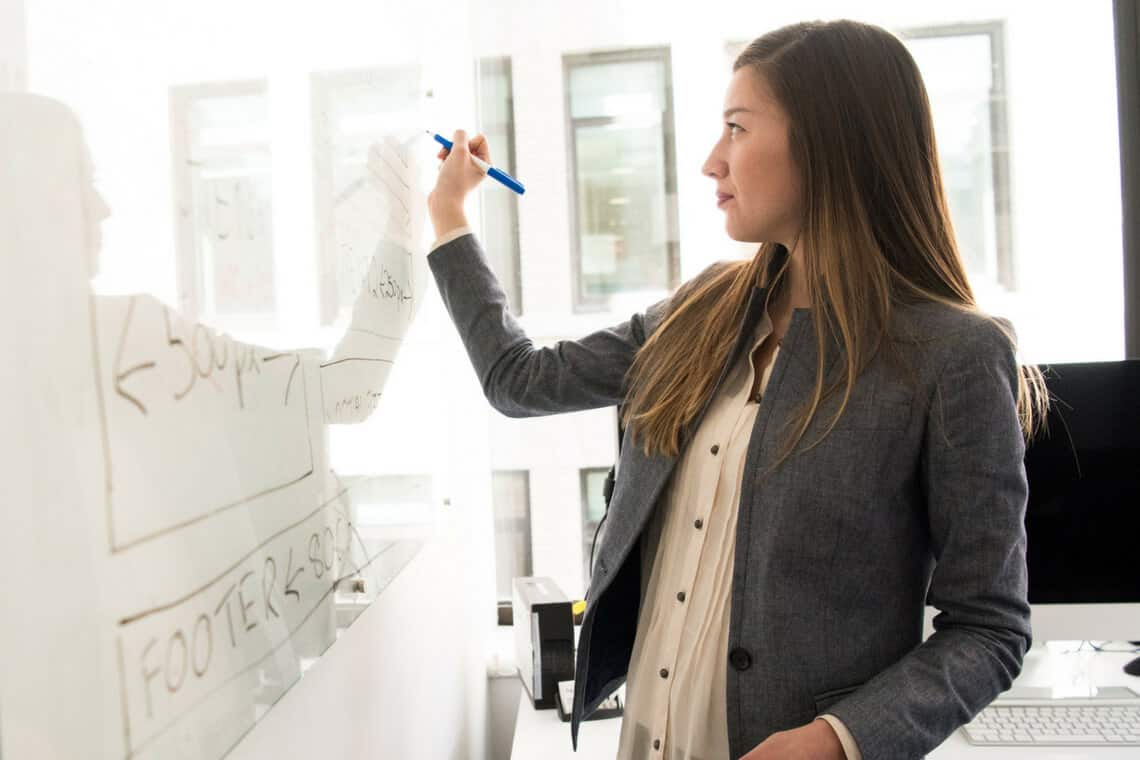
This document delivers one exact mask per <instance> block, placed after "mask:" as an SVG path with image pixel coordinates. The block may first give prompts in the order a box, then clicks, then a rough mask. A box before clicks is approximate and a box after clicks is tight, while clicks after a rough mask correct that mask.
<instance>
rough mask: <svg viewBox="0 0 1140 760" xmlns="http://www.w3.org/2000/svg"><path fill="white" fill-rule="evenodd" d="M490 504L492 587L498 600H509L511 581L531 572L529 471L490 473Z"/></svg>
mask: <svg viewBox="0 0 1140 760" xmlns="http://www.w3.org/2000/svg"><path fill="white" fill-rule="evenodd" d="M491 507H492V509H493V510H494V512H495V590H496V594H497V595H498V599H499V601H500V602H506V603H507V604H509V603H510V601H511V582H512V581H513V580H514V579H515V578H517V577H519V576H524V575H533V574H534V569H533V564H532V562H531V549H530V473H529V472H528V471H527V470H498V471H495V472H492V473H491Z"/></svg>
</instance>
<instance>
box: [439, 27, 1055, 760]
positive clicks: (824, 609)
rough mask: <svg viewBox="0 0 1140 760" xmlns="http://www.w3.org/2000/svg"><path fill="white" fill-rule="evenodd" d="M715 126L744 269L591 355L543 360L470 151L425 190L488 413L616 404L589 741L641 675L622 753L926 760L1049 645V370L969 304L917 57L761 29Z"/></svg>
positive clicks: (696, 290) (452, 303) (799, 31)
mask: <svg viewBox="0 0 1140 760" xmlns="http://www.w3.org/2000/svg"><path fill="white" fill-rule="evenodd" d="M724 116H725V124H724V130H723V132H722V135H721V137H720V139H719V141H718V142H717V143H716V145H715V146H714V147H713V150H712V152H711V154H710V155H709V157H708V160H707V161H706V163H705V166H704V172H705V174H706V175H707V176H709V177H710V178H711V179H712V180H713V181H714V182H715V184H716V191H717V199H718V200H717V203H718V206H720V207H721V208H722V209H723V210H724V212H725V216H726V229H727V231H728V234H729V235H730V236H731V237H733V238H734V239H737V240H743V241H755V242H762V245H761V246H760V248H759V250H758V251H757V253H756V255H755V256H754V257H753V258H752V259H751V260H746V261H732V262H719V263H717V264H715V265H713V266H711V267H709V268H708V269H706V270H705V271H704V272H702V273H700V274H699V275H698V276H697V277H695V278H693V280H691V281H689V282H687V283H685V284H684V285H682V287H681V288H679V289H678V290H677V292H676V293H675V294H674V295H673V296H672V297H671V298H669V299H666V300H664V301H662V302H660V303H657V304H654V305H652V306H650V307H649V308H648V309H647V310H646V311H645V312H644V313H642V314H636V315H634V316H633V317H632V318H631V319H630V320H629V321H627V322H624V323H622V324H620V325H617V326H616V327H613V328H610V329H607V330H601V331H598V332H596V333H593V334H591V335H588V336H586V337H584V338H582V339H580V340H577V341H562V342H561V343H559V344H558V345H556V346H554V347H551V348H542V349H536V348H535V347H534V346H533V344H532V343H531V341H530V340H529V339H528V338H527V337H526V335H525V334H524V333H523V331H522V330H521V329H520V328H519V326H518V324H517V323H516V321H515V320H514V318H513V317H512V316H511V314H510V313H509V312H508V311H507V309H506V306H505V304H506V299H505V296H504V294H503V292H502V289H501V288H500V287H499V285H498V283H497V282H496V280H495V278H494V276H493V274H492V273H491V272H490V270H489V269H488V267H487V265H486V261H485V259H484V257H483V254H482V251H481V249H480V247H479V244H478V242H477V241H476V240H475V239H474V237H473V236H472V235H471V234H470V232H469V230H467V229H466V221H465V219H464V218H463V213H462V205H461V203H462V199H463V197H464V195H465V194H466V193H467V192H469V191H470V190H471V189H472V188H474V187H475V186H476V185H477V184H478V182H479V181H480V179H481V174H480V173H479V171H478V169H476V168H475V167H474V166H473V165H472V163H471V162H470V161H469V160H468V155H467V154H468V153H469V152H473V153H475V154H477V155H479V156H481V157H482V158H484V159H485V160H490V159H489V151H488V148H487V145H486V142H485V141H484V140H483V139H482V138H481V137H476V138H475V139H473V140H472V141H471V143H470V145H468V144H467V143H466V141H465V138H464V136H463V135H462V134H461V133H459V134H457V135H456V140H455V148H454V149H453V150H452V152H451V155H448V154H446V153H441V157H445V161H444V163H443V165H442V167H441V171H440V175H439V180H438V183H437V185H436V187H435V189H434V190H433V192H432V193H431V195H430V196H429V199H428V200H429V209H430V212H431V215H432V219H433V223H434V224H435V228H436V232H437V234H438V235H439V236H440V240H439V243H438V245H437V247H435V248H434V249H433V251H432V252H431V253H430V254H429V256H428V262H429V264H430V266H431V268H432V271H433V273H434V275H435V278H436V281H437V283H438V285H439V288H440V292H441V294H442V296H443V299H444V303H445V304H446V306H447V308H448V310H449V312H450V313H451V316H452V318H453V320H454V321H455V323H456V326H457V327H458V329H459V332H460V335H461V337H462V339H463V341H464V343H465V345H466V347H467V351H468V353H469V355H470V357H471V361H472V364H473V365H474V368H475V370H476V372H477V373H478V376H479V379H480V381H481V382H482V384H483V387H484V389H485V392H486V395H487V398H488V399H489V400H490V402H491V403H492V405H493V406H494V407H495V408H496V409H498V410H499V411H501V412H502V413H504V414H506V415H509V416H513V417H522V416H531V415H541V414H553V413H558V412H568V411H575V410H580V409H588V408H594V407H600V406H606V405H613V404H621V405H622V415H623V420H624V422H625V423H626V436H625V441H624V443H625V444H626V445H624V446H623V447H622V451H621V459H620V463H619V471H618V472H619V475H618V479H617V483H616V487H615V490H614V494H613V498H612V502H611V505H610V515H609V517H608V523H607V526H608V527H607V535H606V538H605V540H604V541H603V543H602V545H601V547H600V550H599V553H598V562H597V566H596V569H595V573H594V577H593V578H592V579H591V587H590V594H589V605H588V608H587V612H586V616H585V619H584V621H583V626H582V632H581V637H580V640H579V646H578V662H577V673H576V689H575V705H574V720H573V723H572V736H573V738H574V741H575V743H576V740H577V727H578V724H579V721H580V720H581V718H582V716H583V715H585V714H588V713H589V712H591V711H592V710H593V709H595V708H596V706H597V704H598V702H599V701H601V700H602V699H603V698H605V697H606V696H608V694H609V693H610V692H611V691H612V690H613V689H614V688H616V687H617V686H618V685H620V684H621V683H622V681H623V680H628V688H627V707H626V714H625V717H624V720H623V725H622V736H621V745H620V750H619V756H620V757H630V758H634V757H636V758H641V757H650V758H655V757H664V758H721V757H725V756H731V757H733V758H737V757H741V756H743V757H746V758H748V760H761V759H762V758H799V757H803V758H809V757H810V758H826V757H834V758H843V757H846V758H858V757H862V758H881V757H891V758H894V757H899V758H911V757H920V756H922V755H923V754H925V753H926V752H928V751H930V750H931V749H933V748H934V747H936V746H937V745H938V744H939V743H941V742H942V741H943V740H944V739H945V738H946V737H947V736H948V735H949V734H950V733H951V732H952V731H954V730H955V729H956V728H957V727H958V726H960V725H962V724H964V723H966V722H968V721H969V720H970V719H971V718H972V717H973V715H975V714H976V713H977V712H978V711H979V710H981V709H982V708H983V707H984V706H985V705H986V704H988V703H989V702H990V701H991V700H992V699H993V698H994V697H996V696H997V695H998V694H999V693H1000V692H1002V691H1004V690H1005V689H1006V688H1008V687H1009V685H1010V683H1011V681H1012V680H1013V678H1014V677H1015V676H1016V675H1017V674H1018V672H1019V671H1020V668H1021V662H1022V658H1023V656H1024V654H1025V651H1026V649H1027V648H1028V647H1029V646H1030V643H1031V635H1030V628H1029V605H1028V603H1027V599H1026V565H1025V533H1024V523H1023V519H1024V509H1025V503H1026V498H1027V486H1026V480H1025V471H1024V467H1023V464H1022V457H1023V453H1024V449H1025V436H1032V435H1033V433H1034V430H1035V428H1036V426H1037V424H1038V422H1039V421H1040V420H1041V419H1042V418H1043V414H1044V411H1045V409H1044V407H1045V405H1046V404H1047V398H1046V397H1045V395H1044V390H1043V388H1044V386H1043V383H1042V381H1041V376H1040V372H1038V371H1037V370H1036V369H1034V368H1026V369H1023V370H1021V369H1019V368H1018V365H1017V362H1016V359H1015V355H1014V354H1015V338H1014V334H1013V329H1012V326H1011V325H1009V323H1008V322H1007V321H1005V320H1002V319H1000V318H992V317H989V316H987V315H986V314H984V313H982V312H981V311H980V310H979V309H978V307H977V305H976V304H975V302H974V297H973V294H972V292H971V289H970V285H969V283H968V282H967V278H966V274H965V271H964V269H963V265H962V260H961V258H960V256H959V254H958V251H957V249H956V246H955V243H954V237H953V233H952V230H951V226H950V220H949V217H948V214H947V208H946V201H945V196H944V193H943V189H942V184H941V178H940V172H939V166H938V159H937V153H936V150H935V144H934V132H933V128H932V125H931V117H930V107H929V103H928V101H927V97H926V93H925V89H924V87H923V84H922V80H921V77H920V76H919V72H918V69H917V67H916V66H915V63H914V61H913V59H912V58H911V57H910V55H909V54H908V53H907V51H906V49H905V47H904V46H903V45H902V44H901V43H900V42H899V40H897V39H896V38H895V37H893V36H892V35H890V34H889V33H887V32H885V31H884V30H882V29H880V28H877V27H874V26H868V25H865V24H859V23H854V22H850V21H837V22H832V23H805V24H796V25H793V26H789V27H786V28H783V29H779V30H777V31H774V32H772V33H770V34H767V35H765V36H763V37H761V38H759V39H757V40H756V41H754V42H753V43H752V44H751V45H749V46H748V48H747V49H745V50H744V52H743V53H741V55H740V56H739V58H738V59H737V60H736V62H735V64H734V67H733V75H732V81H731V84H730V86H729V89H728V93H727V96H726V101H725V113H724ZM745 349H747V350H745ZM927 601H928V602H929V603H930V604H931V605H933V606H935V607H938V608H939V609H940V614H939V615H938V616H937V617H936V618H935V621H934V627H935V633H934V635H933V636H931V637H930V638H929V639H928V640H926V641H925V642H923V641H921V632H922V619H923V606H924V602H927Z"/></svg>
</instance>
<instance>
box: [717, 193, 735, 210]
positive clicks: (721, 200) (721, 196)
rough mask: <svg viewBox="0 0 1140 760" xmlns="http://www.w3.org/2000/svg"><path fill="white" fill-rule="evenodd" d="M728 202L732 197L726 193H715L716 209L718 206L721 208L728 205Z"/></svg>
mask: <svg viewBox="0 0 1140 760" xmlns="http://www.w3.org/2000/svg"><path fill="white" fill-rule="evenodd" d="M730 200H732V196H731V195H729V194H728V193H717V194H716V205H717V207H718V208H719V207H720V206H723V205H724V204H726V203H728V202H729V201H730Z"/></svg>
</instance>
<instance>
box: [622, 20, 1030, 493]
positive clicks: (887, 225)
mask: <svg viewBox="0 0 1140 760" xmlns="http://www.w3.org/2000/svg"><path fill="white" fill-rule="evenodd" d="M743 67H749V69H750V70H751V71H752V72H754V73H755V74H756V75H759V76H762V77H764V79H765V81H766V82H767V83H768V85H769V88H770V89H771V91H772V93H773V94H774V95H775V97H776V99H777V101H778V102H779V103H780V105H781V106H782V107H783V109H784V111H785V112H786V114H787V116H788V119H789V135H788V137H789V145H790V149H791V153H792V159H793V161H794V163H795V165H796V167H797V169H798V170H799V173H800V177H801V179H802V192H803V218H802V223H801V226H800V234H799V239H798V243H799V249H800V254H797V255H801V254H802V255H803V264H804V267H803V268H804V274H805V276H806V280H807V290H808V294H809V296H810V300H811V304H812V307H813V308H812V312H813V314H814V315H816V317H815V319H813V323H814V326H815V339H816V348H817V352H816V355H817V358H818V361H817V366H816V379H815V386H814V388H813V390H812V393H811V397H810V399H808V401H807V403H806V404H804V406H803V407H801V408H800V409H799V410H797V412H796V413H794V414H793V415H792V419H791V423H792V424H791V425H790V426H789V427H790V428H793V429H794V433H793V434H792V435H791V436H790V438H789V439H788V441H787V443H786V444H785V447H784V450H783V452H782V453H781V455H780V456H779V457H778V458H777V461H776V462H775V464H774V465H773V466H772V468H770V470H769V472H770V471H771V470H774V469H775V468H776V467H778V466H779V465H780V464H781V463H782V462H783V461H784V459H786V458H787V457H788V456H789V455H790V454H791V452H792V451H793V450H794V449H795V447H796V444H797V443H798V442H799V440H800V439H801V438H802V437H803V434H804V432H805V431H806V430H807V429H808V427H809V426H810V423H811V420H812V417H813V416H814V415H815V413H816V410H817V409H818V407H819V406H820V404H821V403H822V402H823V401H824V400H825V399H826V398H828V397H829V396H830V395H831V394H833V393H835V392H837V391H838V390H839V389H840V388H841V387H842V389H843V393H844V395H843V401H842V403H841V404H840V406H839V409H838V411H837V412H836V413H835V416H834V417H833V418H832V420H831V423H830V424H829V425H828V427H827V429H826V431H825V432H824V434H823V435H824V436H826V435H827V433H829V432H830V431H831V428H832V427H833V426H834V424H835V422H836V421H837V420H838V419H839V417H840V416H841V415H842V414H843V410H844V408H845V407H846V405H847V401H848V399H849V397H850V394H851V390H852V388H853V387H854V384H855V380H856V378H857V377H858V376H859V374H860V372H862V370H863V369H864V368H865V367H866V366H867V364H868V363H869V362H870V361H871V359H872V358H873V357H874V356H875V354H876V352H878V351H879V350H884V353H885V354H886V355H887V356H888V357H890V356H899V355H901V354H899V353H898V352H897V350H896V347H895V344H894V342H893V341H894V339H893V337H892V334H891V330H890V329H889V328H890V325H891V317H892V308H893V307H894V306H896V305H899V304H904V303H922V302H939V303H942V304H946V305H948V306H951V307H953V308H956V309H959V310H961V311H965V312H969V313H972V314H977V315H980V316H983V317H985V318H987V319H990V320H991V321H993V323H994V324H995V325H996V326H997V327H998V328H999V329H1000V330H1001V332H1002V333H1003V334H1004V335H1005V337H1006V338H1007V339H1008V340H1009V341H1010V345H1011V346H1014V344H1015V340H1014V336H1013V335H1012V334H1011V333H1010V331H1008V330H1007V329H1006V328H1005V326H1004V325H1002V324H1001V322H998V321H994V320H993V318H992V317H990V316H989V315H987V314H985V313H984V312H982V311H981V310H980V309H979V308H978V306H977V304H976V302H975V300H974V294H973V291H972V290H971V288H970V284H969V282H968V281H967V278H966V272H965V268H964V266H963V264H962V259H961V257H960V256H959V254H958V247H957V244H956V242H955V240H954V232H953V229H952V226H951V223H950V216H949V212H948V208H947V205H946V198H945V194H944V192H943V188H942V178H941V170H940V168H939V162H938V154H937V151H936V148H935V140H934V126H933V122H932V118H931V115H930V103H929V101H928V99H927V95H926V88H925V86H924V85H923V83H922V77H921V75H920V74H919V71H918V67H917V65H916V64H915V62H914V59H913V58H912V57H911V55H910V53H909V52H908V51H907V49H906V47H905V46H904V45H903V44H902V42H901V41H900V40H899V39H898V38H897V37H895V36H894V35H892V34H890V33H889V32H887V31H886V30H884V29H882V28H880V27H877V26H871V25H868V24H862V23H858V22H854V21H847V20H842V21H832V22H828V23H824V22H806V23H800V24H793V25H791V26H786V27H783V28H781V29H777V30H775V31H773V32H770V33H768V34H766V35H764V36H763V37H760V38H758V39H756V40H755V41H753V42H752V43H751V44H750V45H748V47H747V48H745V49H744V51H743V52H742V53H741V54H740V55H739V56H738V57H737V59H736V61H735V63H734V64H733V71H734V72H735V71H737V70H739V69H741V68H743ZM840 252H842V255H840ZM786 262H787V250H786V249H785V248H784V246H782V245H780V244H779V243H764V244H763V245H761V246H760V249H759V250H758V252H757V253H756V255H755V256H754V257H753V258H752V259H750V260H745V261H731V262H718V263H717V264H714V265H713V266H710V267H709V268H707V269H706V270H705V271H703V272H702V273H701V274H700V275H698V276H697V277H695V278H693V279H692V280H690V281H688V282H686V283H685V284H684V285H682V286H681V287H680V288H678V290H677V291H676V292H675V293H674V294H673V297H672V298H671V300H670V304H669V307H668V309H667V311H666V313H665V316H664V317H663V319H662V321H661V323H660V324H659V326H658V327H657V329H656V330H655V331H654V332H653V333H652V334H651V335H650V336H649V338H648V340H646V342H645V345H644V346H642V348H641V350H640V351H638V353H637V356H636V357H635V358H634V361H633V364H632V366H631V367H630V369H629V372H628V374H627V376H626V380H627V387H628V392H627V394H626V400H625V403H624V404H623V407H622V422H623V424H624V425H626V426H627V427H628V426H631V427H630V429H631V433H632V434H633V435H634V440H635V442H637V443H638V444H639V445H641V446H642V448H643V449H644V451H645V452H646V453H647V454H650V453H656V454H664V455H667V456H676V455H677V454H678V453H679V450H680V447H681V443H682V441H681V436H682V433H683V431H684V430H685V428H686V426H687V425H688V424H689V423H691V422H692V421H693V420H694V419H695V417H696V416H697V415H698V414H699V413H700V412H701V410H702V409H703V408H704V405H705V402H706V401H707V399H708V398H709V395H710V394H711V392H712V390H713V386H714V385H715V384H716V381H717V379H718V377H719V374H720V370H721V368H722V367H723V366H724V364H725V362H726V361H727V360H728V357H729V353H730V351H731V349H732V346H733V344H734V341H735V339H736V337H737V334H738V331H739V329H740V324H741V321H742V319H743V317H744V310H745V307H746V302H747V300H748V297H749V295H750V293H751V291H752V289H753V288H754V287H756V286H757V285H768V287H769V293H768V297H769V299H770V300H769V302H770V303H772V302H779V300H780V299H781V297H782V296H783V295H785V292H784V291H785V290H786V277H785V275H786V272H787V263H786ZM787 295H790V294H787ZM836 342H838V343H839V344H840V345H841V346H842V347H843V349H844V351H845V355H846V362H845V363H843V364H844V366H842V367H841V368H840V372H839V374H838V376H837V377H836V378H835V379H834V380H833V381H832V382H830V383H829V384H828V385H827V387H826V388H825V387H824V367H825V365H824V361H825V358H826V352H825V347H826V346H827V345H828V344H829V343H832V344H834V343H836ZM1047 408H1048V395H1047V392H1046V391H1045V385H1044V380H1043V378H1042V376H1041V372H1040V370H1038V369H1037V368H1036V367H1033V366H1024V367H1021V368H1020V370H1019V372H1018V392H1017V411H1018V418H1019V420H1020V423H1021V427H1022V430H1023V432H1024V434H1025V435H1026V436H1028V437H1029V438H1032V437H1033V435H1034V432H1035V430H1036V429H1037V427H1038V426H1039V425H1040V423H1041V422H1042V421H1043V420H1044V418H1045V413H1046V410H1047ZM819 440H822V436H821V438H820V439H819ZM818 442H819V441H818V440H817V441H815V442H813V443H812V444H811V445H812V446H815V445H816V444H817V443H818ZM809 448H810V447H809Z"/></svg>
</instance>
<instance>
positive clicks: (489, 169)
mask: <svg viewBox="0 0 1140 760" xmlns="http://www.w3.org/2000/svg"><path fill="white" fill-rule="evenodd" d="M426 131H427V133H428V134H429V135H431V136H432V137H433V138H435V141H436V142H437V143H439V144H440V145H442V146H443V147H445V148H447V149H448V150H451V140H448V139H447V138H446V137H441V136H440V135H437V134H436V133H435V132H432V131H431V130H430V129H429V130H426ZM471 160H472V161H474V162H475V165H476V166H478V167H479V168H480V169H482V170H483V171H484V172H485V173H486V174H487V176H488V177H493V178H494V179H497V180H499V181H500V182H502V183H503V184H504V185H506V186H507V187H509V188H510V189H512V190H514V191H515V192H516V193H518V194H519V195H522V194H523V193H525V192H526V188H525V187H523V186H522V183H521V182H519V181H518V180H517V179H515V178H514V177H512V176H511V175H509V174H507V173H506V172H504V171H501V170H499V169H496V168H495V167H493V166H491V165H490V164H489V163H487V162H486V161H484V160H483V159H481V158H479V157H478V156H476V155H475V154H474V153H472V154H471Z"/></svg>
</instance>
